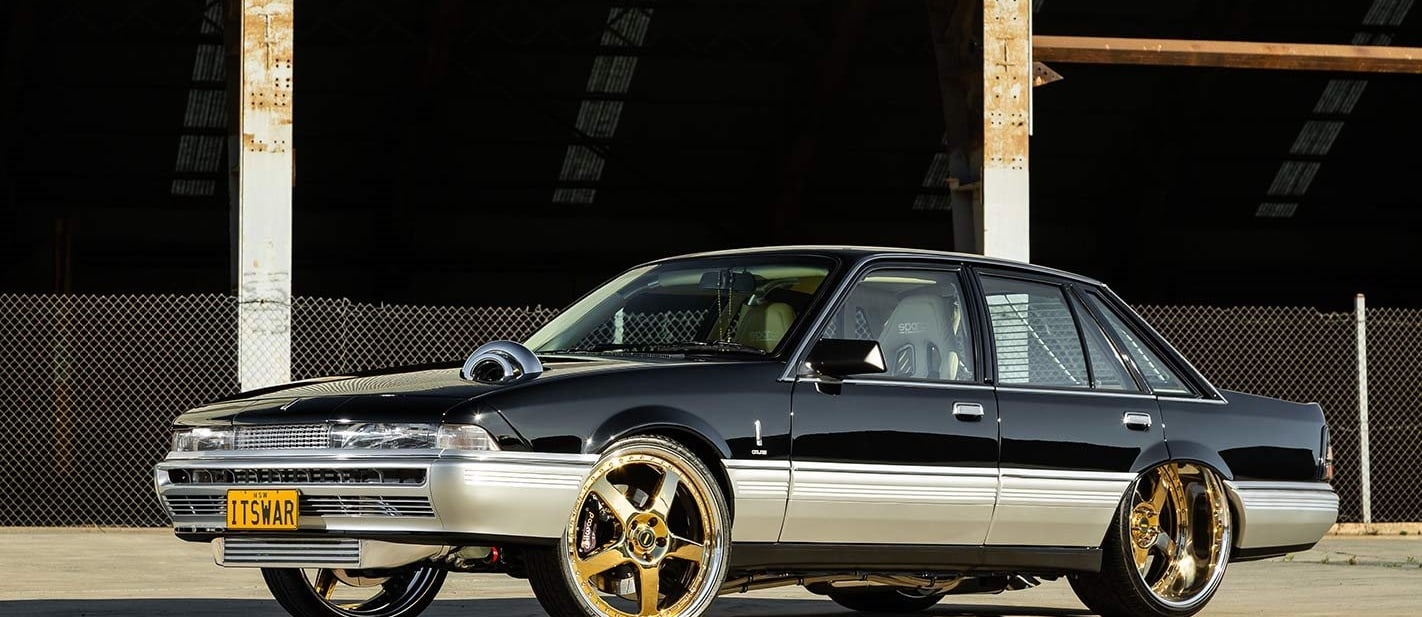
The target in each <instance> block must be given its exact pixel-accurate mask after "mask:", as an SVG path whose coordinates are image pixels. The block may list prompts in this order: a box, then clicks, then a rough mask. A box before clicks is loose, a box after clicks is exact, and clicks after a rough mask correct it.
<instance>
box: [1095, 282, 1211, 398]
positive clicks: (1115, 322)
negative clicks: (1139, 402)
mask: <svg viewBox="0 0 1422 617" xmlns="http://www.w3.org/2000/svg"><path fill="white" fill-rule="evenodd" d="M1083 295H1085V296H1086V301H1087V303H1089V304H1090V305H1091V307H1092V308H1093V309H1095V310H1096V312H1097V313H1098V314H1100V315H1101V316H1102V318H1103V319H1105V320H1106V322H1105V323H1104V324H1102V325H1104V326H1105V327H1106V328H1107V329H1108V330H1110V331H1111V332H1112V334H1115V335H1116V339H1117V340H1119V341H1121V342H1122V343H1123V344H1124V346H1125V348H1126V349H1125V351H1126V353H1127V354H1128V355H1130V356H1131V360H1133V361H1135V363H1136V368H1137V369H1138V370H1140V372H1141V375H1142V376H1143V377H1145V380H1146V383H1148V384H1150V388H1151V390H1154V391H1155V392H1158V393H1161V394H1193V393H1192V392H1191V391H1190V388H1189V387H1188V386H1186V385H1185V380H1183V379H1181V378H1180V376H1179V375H1177V374H1175V371H1173V370H1171V369H1170V366H1169V365H1167V364H1166V363H1165V361H1163V360H1161V358H1160V356H1158V355H1156V353H1155V352H1153V351H1151V350H1150V347H1148V346H1146V345H1145V343H1143V342H1142V341H1141V339H1140V338H1139V337H1137V336H1136V334H1135V332H1133V331H1132V330H1131V329H1130V328H1129V327H1127V326H1126V321H1125V320H1124V319H1122V318H1121V316H1120V315H1119V314H1117V313H1116V310H1115V309H1114V308H1112V307H1111V306H1110V305H1108V304H1106V302H1105V301H1103V300H1102V299H1101V297H1100V296H1097V295H1096V294H1095V293H1086V294H1083Z"/></svg>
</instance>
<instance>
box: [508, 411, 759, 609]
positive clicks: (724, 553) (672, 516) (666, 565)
mask: <svg viewBox="0 0 1422 617" xmlns="http://www.w3.org/2000/svg"><path fill="white" fill-rule="evenodd" d="M574 504H575V505H574V506H573V511H572V513H571V515H570V516H569V518H568V527H567V531H566V533H564V534H563V537H562V539H561V540H560V541H559V543H558V547H557V548H556V549H551V548H550V549H543V550H535V551H529V552H527V553H526V554H525V562H526V564H527V566H528V579H529V583H530V584H531V585H532V587H533V593H534V595H535V596H537V597H538V602H539V603H540V604H542V605H543V608H544V610H546V611H548V614H549V615H551V616H552V617H634V616H637V617H645V616H651V615H657V616H662V615H666V616H672V615H675V616H684V617H696V616H698V615H701V614H703V613H705V612H706V609H707V607H709V606H710V605H711V601H712V600H715V599H716V595H717V593H719V591H720V587H721V583H722V582H723V580H724V579H725V577H726V564H727V562H728V561H729V559H730V539H731V538H730V530H731V525H730V515H729V513H728V512H729V509H728V507H727V504H726V498H725V496H724V495H723V494H722V492H721V488H720V486H719V485H718V484H717V482H716V478H715V476H713V475H711V471H710V470H709V469H708V468H707V467H706V465H705V463H702V462H701V460H700V459H698V458H697V457H696V455H695V454H692V453H691V452H690V451H689V450H687V449H686V448H685V447H683V446H682V445H681V444H679V443H677V442H675V441H671V440H669V439H665V438H662V437H633V438H630V439H626V440H624V441H621V442H618V443H617V444H614V445H613V447H612V448H611V449H610V450H608V452H607V453H606V454H604V455H603V457H602V458H601V459H600V460H599V461H598V463H597V465H595V466H594V467H593V470H592V473H590V474H589V475H588V478H587V480H586V481H584V482H583V486H582V490H581V491H580V492H579V495H578V499H577V500H576V501H575V502H574Z"/></svg>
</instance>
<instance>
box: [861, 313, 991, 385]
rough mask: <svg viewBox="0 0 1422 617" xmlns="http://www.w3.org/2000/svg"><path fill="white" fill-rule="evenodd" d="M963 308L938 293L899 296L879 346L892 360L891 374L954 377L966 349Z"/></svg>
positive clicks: (965, 377) (954, 378)
mask: <svg viewBox="0 0 1422 617" xmlns="http://www.w3.org/2000/svg"><path fill="white" fill-rule="evenodd" d="M962 327H963V312H962V309H961V308H960V307H959V306H958V304H957V303H956V302H952V301H951V300H950V299H948V298H944V297H942V296H939V295H930V294H914V295H909V296H905V297H904V298H903V299H901V300H899V303H898V305H897V306H895V307H894V311H893V312H892V313H890V314H889V318H888V320H886V321H885V323H884V331H883V332H882V333H881V334H880V335H879V347H880V348H881V350H882V351H883V353H884V358H885V360H887V361H888V364H889V371H888V374H889V376H892V377H912V378H917V379H933V380H945V381H954V380H958V379H967V378H969V377H971V376H970V375H961V376H960V375H959V374H958V373H959V368H960V367H961V366H962V363H961V362H960V361H961V359H962V354H966V353H968V350H967V349H965V344H964V342H963V341H964V337H962V336H961V333H962Z"/></svg>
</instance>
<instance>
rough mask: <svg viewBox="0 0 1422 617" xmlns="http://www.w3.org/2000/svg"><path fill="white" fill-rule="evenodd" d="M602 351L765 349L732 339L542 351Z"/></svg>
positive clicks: (752, 351)
mask: <svg viewBox="0 0 1422 617" xmlns="http://www.w3.org/2000/svg"><path fill="white" fill-rule="evenodd" d="M602 352H624V353H677V352H681V353H687V352H690V353H742V354H755V355H757V356H763V355H765V354H766V351H765V350H764V349H761V348H759V347H754V346H751V345H745V344H742V343H733V342H731V341H676V342H672V343H640V344H630V343H598V344H596V345H587V346H583V347H573V348H569V349H555V350H550V351H544V352H540V353H545V354H554V353H602Z"/></svg>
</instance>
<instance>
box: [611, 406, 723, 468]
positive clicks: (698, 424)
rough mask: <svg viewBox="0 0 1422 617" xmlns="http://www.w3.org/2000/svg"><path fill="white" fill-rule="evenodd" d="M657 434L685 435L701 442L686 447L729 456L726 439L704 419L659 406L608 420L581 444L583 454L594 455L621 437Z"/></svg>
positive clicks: (645, 407) (628, 412)
mask: <svg viewBox="0 0 1422 617" xmlns="http://www.w3.org/2000/svg"><path fill="white" fill-rule="evenodd" d="M659 432H671V433H673V436H682V435H685V436H688V437H690V438H693V439H697V440H699V441H701V442H702V443H701V444H687V445H690V446H696V445H704V446H706V447H707V448H708V449H710V450H714V451H715V452H716V453H717V454H719V455H720V457H721V458H722V459H726V458H730V457H731V448H730V446H728V445H727V444H726V438H725V437H722V436H721V434H720V432H718V431H717V430H716V429H715V428H712V426H711V424H710V423H708V422H707V421H706V420H704V419H702V418H701V417H700V416H698V415H696V414H693V413H691V412H688V411H685V410H682V409H678V408H675V407H666V406H661V405H648V406H643V407H633V408H631V409H628V410H625V411H622V412H619V413H617V414H616V415H614V416H612V417H610V418H608V419H607V420H606V421H604V422H603V423H602V424H601V425H599V426H598V427H597V429H595V430H594V431H593V433H592V436H590V437H589V438H588V440H587V442H586V443H584V444H583V452H584V453H587V454H597V453H599V452H602V451H603V450H606V449H607V447H608V446H610V445H612V444H613V443H615V442H616V441H617V440H619V439H622V438H624V437H630V436H632V435H638V434H642V433H659Z"/></svg>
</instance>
